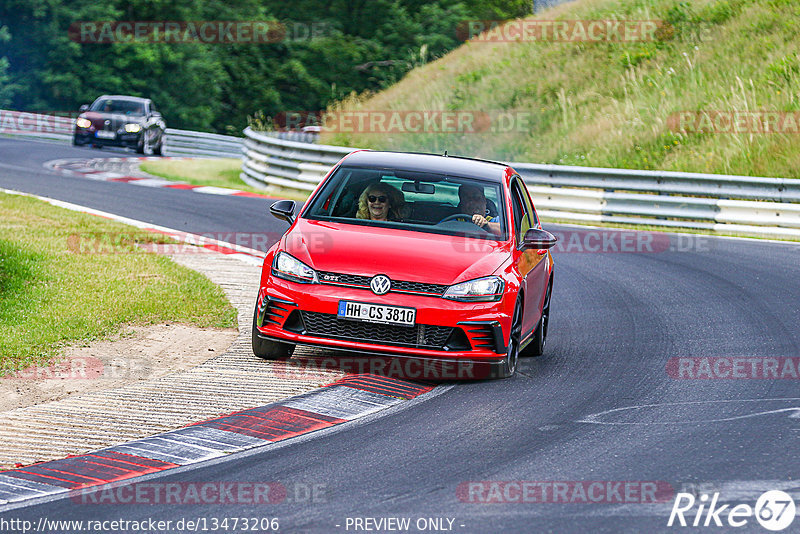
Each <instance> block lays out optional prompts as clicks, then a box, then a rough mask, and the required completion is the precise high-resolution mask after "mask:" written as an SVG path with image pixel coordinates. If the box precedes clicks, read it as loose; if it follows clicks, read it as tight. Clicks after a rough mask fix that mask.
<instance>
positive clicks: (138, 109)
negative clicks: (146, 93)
mask: <svg viewBox="0 0 800 534" xmlns="http://www.w3.org/2000/svg"><path fill="white" fill-rule="evenodd" d="M89 111H99V112H101V113H124V114H125V115H144V104H143V103H141V102H136V101H133V100H113V99H111V98H99V99H97V100H95V101H94V104H92V107H91V108H89Z"/></svg>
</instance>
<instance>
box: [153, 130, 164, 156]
mask: <svg viewBox="0 0 800 534" xmlns="http://www.w3.org/2000/svg"><path fill="white" fill-rule="evenodd" d="M153 154H155V155H156V156H163V155H164V136H163V135H162V136H161V139H159V141H158V145H156V146H155V147H154V148H153Z"/></svg>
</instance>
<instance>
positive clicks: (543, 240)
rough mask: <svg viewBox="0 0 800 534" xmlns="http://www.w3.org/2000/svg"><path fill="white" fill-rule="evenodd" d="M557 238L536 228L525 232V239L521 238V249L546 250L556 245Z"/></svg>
mask: <svg viewBox="0 0 800 534" xmlns="http://www.w3.org/2000/svg"><path fill="white" fill-rule="evenodd" d="M556 241H558V238H557V237H556V236H554V235H553V234H551V233H550V232H547V231H545V230H539V229H538V228H531V229H530V230H528V231H527V232H525V237H523V238H522V249H523V250H526V249H529V248H536V249H547V248H551V247H552V246H553V245H555V244H556Z"/></svg>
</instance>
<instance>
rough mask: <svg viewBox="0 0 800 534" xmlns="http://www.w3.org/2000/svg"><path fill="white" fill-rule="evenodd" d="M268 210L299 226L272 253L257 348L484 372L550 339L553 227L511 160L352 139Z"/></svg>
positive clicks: (423, 373)
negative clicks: (298, 348)
mask: <svg viewBox="0 0 800 534" xmlns="http://www.w3.org/2000/svg"><path fill="white" fill-rule="evenodd" d="M270 211H271V212H272V214H273V215H275V216H276V217H278V218H281V219H285V220H286V221H288V222H289V224H290V226H291V227H290V228H289V230H288V231H287V232H286V233H285V234H284V235H283V237H282V238H281V239H280V241H278V243H276V244H275V245H273V246H272V248H270V249H269V251H268V252H267V256H266V259H265V260H264V266H263V269H262V274H261V285H260V291H259V294H258V299H257V302H256V306H255V313H254V317H253V352H254V353H255V355H256V356H259V357H262V358H268V359H279V358H288V357H290V356H291V355H292V352H293V350H294V347H295V345H313V346H318V347H326V348H330V349H335V350H344V351H354V352H357V353H361V357H362V358H366V359H367V360H369V359H371V358H375V359H379V360H386V357H387V356H390V357H391V359H392V360H396V359H398V358H399V359H400V360H401V361H404V362H406V363H407V362H408V361H409V359H410V361H414V362H415V366H411V365H410V364H408V365H406V367H404V369H406V370H407V371H408V373H406V376H409V375H411V376H412V377H413V376H414V375H415V373H417V375H418V377H419V378H435V377H437V376H440V377H442V378H486V377H508V376H512V375H513V374H514V373H515V371H516V369H517V360H518V357H519V356H520V355H539V354H541V353H542V351H543V350H544V346H545V341H546V338H547V323H548V315H549V310H550V294H551V290H552V287H553V258H552V256H551V254H550V252H549V250H548V249H549V248H551V247H552V246H553V245H554V244H555V242H556V238H555V237H554V236H553V235H552V234H550V233H549V232H546V231H544V230H542V229H541V225H540V223H539V219H538V217H537V215H536V210H535V209H534V207H533V203H532V202H531V199H530V196H529V194H528V190H527V188H526V187H525V185H524V183H523V181H522V179H521V178H520V177H519V175H518V174H517V173H516V172H515V171H514V169H512V168H511V167H509V166H508V165H505V164H502V163H495V162H490V161H482V160H476V159H469V158H463V157H454V156H446V155H445V156H438V155H432V154H408V153H396V152H375V151H366V150H362V151H356V152H353V153H351V154H349V155H347V156H345V157H344V158H343V159H342V160H341V161H340V162H339V163H338V164H337V165H336V166H335V167H334V168H333V169H332V170H331V171H330V172H329V173H328V175H327V176H326V177H325V178H324V179H323V180H322V182H321V183H320V185H319V186H318V187H317V189H316V190H315V191H314V193H313V194H312V195H311V197H310V198H309V200H308V201H307V202H306V203H305V205H304V206H303V208H302V210H301V211H300V213H299V215H298V216H297V217H296V218H295V217H294V211H295V203H294V201H291V200H281V201H278V202H276V203H275V204H273V205H272V206H271V208H270ZM366 370H367V371H369V370H370V369H369V368H367V369H366ZM432 370H436V371H432ZM437 373H440V374H437Z"/></svg>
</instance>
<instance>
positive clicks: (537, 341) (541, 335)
mask: <svg viewBox="0 0 800 534" xmlns="http://www.w3.org/2000/svg"><path fill="white" fill-rule="evenodd" d="M552 290H553V280H552V278H551V279H550V283H549V284H548V285H547V293H546V294H545V297H544V306H543V307H542V318H541V319H539V324H538V325H537V326H536V331H535V332H534V333H533V339H532V340H531V342H530V343H529V344H528V346H527V347H525V352H524V353H523V356H541V355H542V354H544V347H545V344H546V343H547V325H548V324H549V323H550V294H551V293H552Z"/></svg>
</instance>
